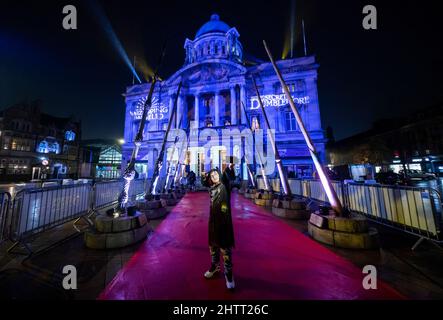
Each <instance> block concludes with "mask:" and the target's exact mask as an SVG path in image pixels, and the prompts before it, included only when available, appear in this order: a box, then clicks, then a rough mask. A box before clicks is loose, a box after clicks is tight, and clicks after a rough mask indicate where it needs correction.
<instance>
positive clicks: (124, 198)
mask: <svg viewBox="0 0 443 320" xmlns="http://www.w3.org/2000/svg"><path fill="white" fill-rule="evenodd" d="M165 52H166V44H165V45H163V48H162V52H161V55H160V58H159V63H158V64H157V67H156V69H155V71H154V75H153V77H152V81H151V87H150V88H149V93H148V97H147V99H146V101H145V103H144V104H143V114H142V118H141V121H140V125H139V127H138V131H137V135H136V136H135V139H134V149H133V150H132V155H131V160H130V161H129V163H128V166H127V167H126V169H125V172H124V173H123V179H124V184H123V188H122V191H121V192H120V195H119V196H118V204H117V206H116V207H115V208H114V209H111V210H109V211H108V214H111V213H112V214H113V216H114V217H115V218H117V217H119V216H120V215H121V214H126V205H127V203H128V200H129V188H130V186H131V182H132V180H134V178H135V161H136V159H137V155H138V152H139V150H140V146H141V144H142V141H143V131H144V129H145V124H146V117H147V115H148V112H149V110H150V109H151V106H152V95H153V94H154V88H155V85H156V83H157V80H158V70H159V68H160V66H161V65H162V63H163V58H164V56H165Z"/></svg>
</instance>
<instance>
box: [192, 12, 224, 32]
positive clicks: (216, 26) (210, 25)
mask: <svg viewBox="0 0 443 320" xmlns="http://www.w3.org/2000/svg"><path fill="white" fill-rule="evenodd" d="M229 29H231V27H229V26H228V25H227V24H226V23H224V22H223V21H221V20H220V17H219V16H218V14H213V15H212V16H211V20H210V21H208V22H206V23H205V24H204V25H203V26H202V27H201V28H200V29H199V30H198V31H197V34H196V35H195V37H196V38H198V37H200V36H202V35H204V34H206V33H211V32H228V30H229Z"/></svg>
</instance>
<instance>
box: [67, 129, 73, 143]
mask: <svg viewBox="0 0 443 320" xmlns="http://www.w3.org/2000/svg"><path fill="white" fill-rule="evenodd" d="M65 140H66V141H74V140H75V132H74V131H71V130H68V131H66V132H65Z"/></svg>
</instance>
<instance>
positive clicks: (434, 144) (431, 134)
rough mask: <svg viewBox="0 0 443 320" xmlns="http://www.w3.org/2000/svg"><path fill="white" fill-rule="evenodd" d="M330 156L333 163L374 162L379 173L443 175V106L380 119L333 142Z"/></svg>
mask: <svg viewBox="0 0 443 320" xmlns="http://www.w3.org/2000/svg"><path fill="white" fill-rule="evenodd" d="M328 155H329V159H330V163H331V165H333V166H339V165H346V164H371V165H373V166H375V167H376V171H377V172H378V171H380V170H381V171H387V170H392V171H394V172H397V173H398V172H399V171H401V170H404V169H409V170H418V171H423V172H428V173H436V174H438V175H439V176H443V106H441V105H440V106H433V107H429V108H425V109H422V110H418V111H416V112H413V113H411V114H410V115H408V116H406V117H403V118H396V119H386V120H380V121H377V122H376V123H374V125H373V128H372V129H370V130H368V131H365V132H362V133H360V134H357V135H355V136H351V137H348V138H346V139H343V140H340V141H337V142H335V143H333V144H331V146H330V147H328Z"/></svg>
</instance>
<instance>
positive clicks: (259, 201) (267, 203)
mask: <svg viewBox="0 0 443 320" xmlns="http://www.w3.org/2000/svg"><path fill="white" fill-rule="evenodd" d="M254 203H255V204H256V205H258V206H261V207H270V206H272V200H266V199H257V198H255V199H254Z"/></svg>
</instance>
